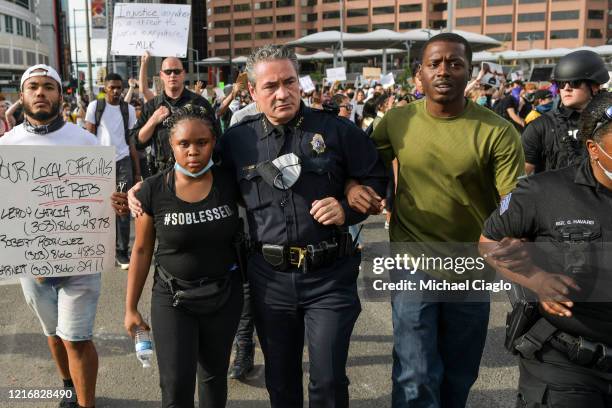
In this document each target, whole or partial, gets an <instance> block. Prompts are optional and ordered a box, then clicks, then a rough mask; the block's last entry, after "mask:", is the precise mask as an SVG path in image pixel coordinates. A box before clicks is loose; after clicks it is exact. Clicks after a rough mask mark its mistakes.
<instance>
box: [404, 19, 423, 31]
mask: <svg viewBox="0 0 612 408" xmlns="http://www.w3.org/2000/svg"><path fill="white" fill-rule="evenodd" d="M422 25H423V23H422V22H421V20H418V21H400V23H399V28H400V30H413V29H415V28H421V26H422Z"/></svg>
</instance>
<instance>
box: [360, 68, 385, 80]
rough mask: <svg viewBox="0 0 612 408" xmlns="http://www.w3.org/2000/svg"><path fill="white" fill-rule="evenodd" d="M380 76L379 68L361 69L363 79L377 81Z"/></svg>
mask: <svg viewBox="0 0 612 408" xmlns="http://www.w3.org/2000/svg"><path fill="white" fill-rule="evenodd" d="M381 75H382V71H381V69H380V68H368V67H363V70H362V76H363V79H379V78H380V76H381Z"/></svg>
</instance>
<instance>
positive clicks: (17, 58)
mask: <svg viewBox="0 0 612 408" xmlns="http://www.w3.org/2000/svg"><path fill="white" fill-rule="evenodd" d="M13 64H15V65H23V50H18V49H15V48H13Z"/></svg>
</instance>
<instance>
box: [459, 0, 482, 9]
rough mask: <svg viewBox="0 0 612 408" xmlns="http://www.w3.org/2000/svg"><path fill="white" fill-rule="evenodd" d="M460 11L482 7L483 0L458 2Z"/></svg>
mask: <svg viewBox="0 0 612 408" xmlns="http://www.w3.org/2000/svg"><path fill="white" fill-rule="evenodd" d="M456 7H457V8H458V9H463V8H472V7H482V0H457V6H456Z"/></svg>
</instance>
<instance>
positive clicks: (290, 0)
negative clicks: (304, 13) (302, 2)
mask: <svg viewBox="0 0 612 408" xmlns="http://www.w3.org/2000/svg"><path fill="white" fill-rule="evenodd" d="M293 5H295V1H294V0H276V7H291V6H293Z"/></svg>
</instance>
